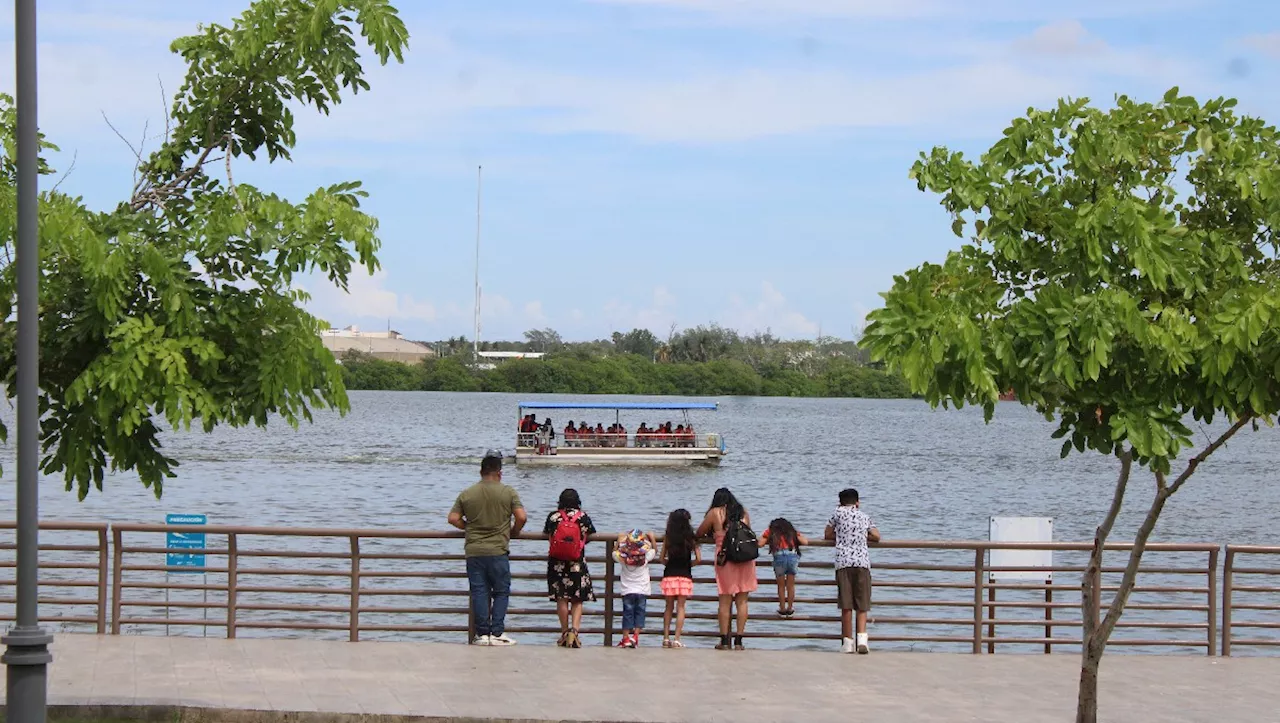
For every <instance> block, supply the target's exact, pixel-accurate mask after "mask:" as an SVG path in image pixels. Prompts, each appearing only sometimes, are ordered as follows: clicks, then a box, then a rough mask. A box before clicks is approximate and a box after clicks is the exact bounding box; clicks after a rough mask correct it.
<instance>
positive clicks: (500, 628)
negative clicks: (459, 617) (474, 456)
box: [449, 449, 528, 645]
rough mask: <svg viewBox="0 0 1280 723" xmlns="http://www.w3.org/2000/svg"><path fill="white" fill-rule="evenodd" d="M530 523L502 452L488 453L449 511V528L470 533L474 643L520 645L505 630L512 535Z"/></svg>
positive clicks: (509, 590)
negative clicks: (507, 477)
mask: <svg viewBox="0 0 1280 723" xmlns="http://www.w3.org/2000/svg"><path fill="white" fill-rule="evenodd" d="M513 519H514V521H515V522H514V524H513V523H512V520H513ZM526 521H528V516H527V515H525V512H524V505H523V504H522V503H521V502H520V495H519V494H517V493H516V491H515V489H514V488H512V487H508V486H507V485H504V484H502V453H501V452H499V451H497V450H493V449H491V450H489V451H488V452H485V453H484V459H482V460H480V481H479V482H477V483H476V484H473V485H471V486H470V487H468V488H466V489H465V490H463V491H462V493H461V494H459V495H458V499H457V501H455V502H454V503H453V509H452V510H450V512H449V524H451V525H453V526H454V527H456V528H458V529H459V530H463V531H464V532H466V533H467V535H466V539H467V541H466V546H465V552H466V556H467V582H468V584H469V585H470V588H471V612H472V617H473V618H474V619H475V623H474V626H475V627H474V629H473V630H472V631H471V634H472V636H473V637H472V639H471V642H472V644H473V645H515V644H516V641H514V640H512V639H511V638H509V637H507V635H506V633H505V632H504V628H505V626H506V617H507V601H508V599H509V598H510V596H511V561H510V558H509V557H508V551H509V548H510V543H511V536H512V535H519V534H520V530H522V529H524V523H525V522H526Z"/></svg>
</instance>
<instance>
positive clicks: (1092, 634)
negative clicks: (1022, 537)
mask: <svg viewBox="0 0 1280 723" xmlns="http://www.w3.org/2000/svg"><path fill="white" fill-rule="evenodd" d="M1252 419H1253V418H1252V417H1244V418H1242V419H1240V420H1239V421H1237V422H1236V423H1235V424H1233V425H1231V428H1230V429H1228V430H1227V431H1226V432H1224V433H1223V434H1222V436H1220V437H1218V438H1217V439H1216V440H1214V441H1213V442H1211V443H1210V444H1209V445H1208V446H1206V447H1205V448H1204V449H1203V450H1201V451H1200V453H1199V454H1197V455H1196V456H1194V457H1192V458H1191V460H1190V461H1189V462H1188V463H1187V467H1186V469H1184V470H1183V471H1182V474H1180V475H1178V478H1177V479H1175V480H1174V481H1173V482H1172V483H1171V484H1170V483H1168V482H1166V480H1165V477H1164V474H1162V473H1161V472H1156V473H1155V478H1156V495H1155V499H1153V500H1152V501H1151V507H1149V508H1148V509H1147V515H1146V518H1145V519H1143V521H1142V525H1141V526H1140V527H1139V528H1138V532H1137V534H1136V535H1134V538H1133V548H1132V549H1131V550H1130V552H1129V562H1128V564H1127V565H1125V569H1124V575H1123V576H1122V577H1121V579H1120V587H1119V589H1117V590H1116V594H1115V596H1114V597H1113V598H1112V599H1111V604H1110V606H1108V608H1107V614H1106V616H1105V617H1104V618H1103V619H1102V621H1101V622H1095V621H1096V618H1094V617H1093V615H1096V614H1097V612H1098V611H1099V609H1100V605H1099V604H1098V603H1097V602H1096V601H1097V599H1098V598H1097V597H1096V596H1094V597H1093V600H1092V601H1091V600H1090V599H1089V597H1090V596H1091V594H1092V593H1093V592H1094V585H1097V587H1098V588H1101V586H1102V572H1101V571H1102V549H1103V545H1104V544H1106V536H1107V535H1108V534H1109V533H1110V532H1111V527H1112V525H1114V524H1115V520H1116V516H1117V515H1118V514H1119V512H1120V504H1121V502H1122V501H1123V498H1124V488H1125V485H1126V483H1127V482H1128V478H1129V464H1130V462H1131V461H1132V452H1126V453H1125V454H1124V455H1123V456H1122V457H1121V469H1120V478H1119V479H1118V480H1117V481H1116V493H1115V497H1114V498H1113V499H1112V502H1111V509H1110V510H1109V511H1108V512H1107V517H1106V519H1105V520H1104V521H1103V523H1102V525H1101V526H1100V527H1099V528H1098V534H1097V536H1096V537H1095V538H1094V545H1093V552H1092V553H1091V554H1090V556H1089V567H1088V570H1087V571H1086V572H1085V577H1086V580H1085V583H1084V586H1083V587H1082V590H1083V592H1084V595H1085V596H1086V597H1085V600H1084V614H1085V620H1084V621H1082V624H1083V628H1084V638H1083V645H1082V646H1081V647H1082V648H1083V653H1082V661H1081V664H1080V690H1079V695H1078V697H1077V700H1076V721H1077V723H1085V722H1087V723H1096V721H1097V720H1098V666H1099V664H1100V663H1101V662H1102V653H1103V651H1105V650H1106V648H1107V641H1108V640H1110V639H1111V633H1112V632H1113V631H1115V628H1116V623H1118V622H1119V621H1120V616H1121V615H1122V614H1123V613H1124V609H1125V606H1126V605H1127V604H1128V602H1129V596H1130V595H1131V594H1133V587H1134V584H1135V583H1136V581H1137V578H1138V568H1139V567H1140V566H1141V564H1142V554H1143V553H1144V552H1146V549H1147V541H1148V540H1150V539H1151V533H1152V532H1154V531H1155V527H1156V522H1157V521H1158V520H1159V519H1160V513H1161V512H1163V511H1164V505H1165V502H1168V501H1169V498H1170V497H1172V496H1173V494H1174V493H1175V492H1177V491H1178V490H1179V489H1181V488H1182V485H1184V484H1186V481H1187V480H1188V479H1190V478H1191V475H1193V474H1195V471H1196V468H1197V467H1199V466H1200V463H1201V462H1203V461H1204V460H1205V459H1206V458H1208V456H1209V455H1211V454H1213V453H1214V452H1215V451H1217V449H1218V448H1219V447H1221V446H1222V445H1223V444H1225V443H1226V441H1227V440H1228V439H1230V438H1231V437H1232V436H1233V435H1234V434H1235V433H1236V432H1238V431H1240V429H1241V428H1242V427H1244V426H1245V425H1246V424H1248V423H1249V422H1250V421H1251V420H1252ZM1095 570H1097V573H1096V577H1095V576H1094V571H1095ZM1088 578H1093V579H1092V580H1090V579H1088ZM1091 612H1092V613H1093V615H1091V614H1090V613H1091Z"/></svg>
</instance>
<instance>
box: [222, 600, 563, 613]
mask: <svg viewBox="0 0 1280 723" xmlns="http://www.w3.org/2000/svg"><path fill="white" fill-rule="evenodd" d="M236 610H270V611H279V612H285V611H302V612H314V613H343V614H347V613H350V612H351V606H350V605H294V604H291V603H278V604H270V603H244V602H237V603H236ZM361 612H363V611H361ZM552 612H555V611H554V610H553V611H552ZM462 614H463V615H466V614H467V611H466V610H463V611H462Z"/></svg>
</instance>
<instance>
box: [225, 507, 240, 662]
mask: <svg viewBox="0 0 1280 723" xmlns="http://www.w3.org/2000/svg"><path fill="white" fill-rule="evenodd" d="M239 584H240V550H239V548H238V547H237V545H236V533H234V532H229V533H227V639H228V640H230V639H232V638H235V636H236V594H237V593H236V586H238V585H239Z"/></svg>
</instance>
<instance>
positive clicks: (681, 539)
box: [662, 507, 698, 558]
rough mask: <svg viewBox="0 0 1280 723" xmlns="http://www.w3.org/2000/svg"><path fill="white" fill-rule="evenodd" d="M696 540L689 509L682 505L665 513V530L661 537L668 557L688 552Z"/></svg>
mask: <svg viewBox="0 0 1280 723" xmlns="http://www.w3.org/2000/svg"><path fill="white" fill-rule="evenodd" d="M697 542H698V541H697V539H696V538H695V537H694V533H693V523H692V516H691V515H690V514H689V510H686V509H684V508H683V507H682V508H680V509H678V510H674V511H672V513H671V514H669V515H667V532H666V534H665V535H664V536H663V538H662V544H664V545H666V546H667V557H668V558H670V557H671V556H672V555H681V556H683V555H686V554H688V553H689V552H690V551H691V550H693V547H694V545H696V544H697Z"/></svg>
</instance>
